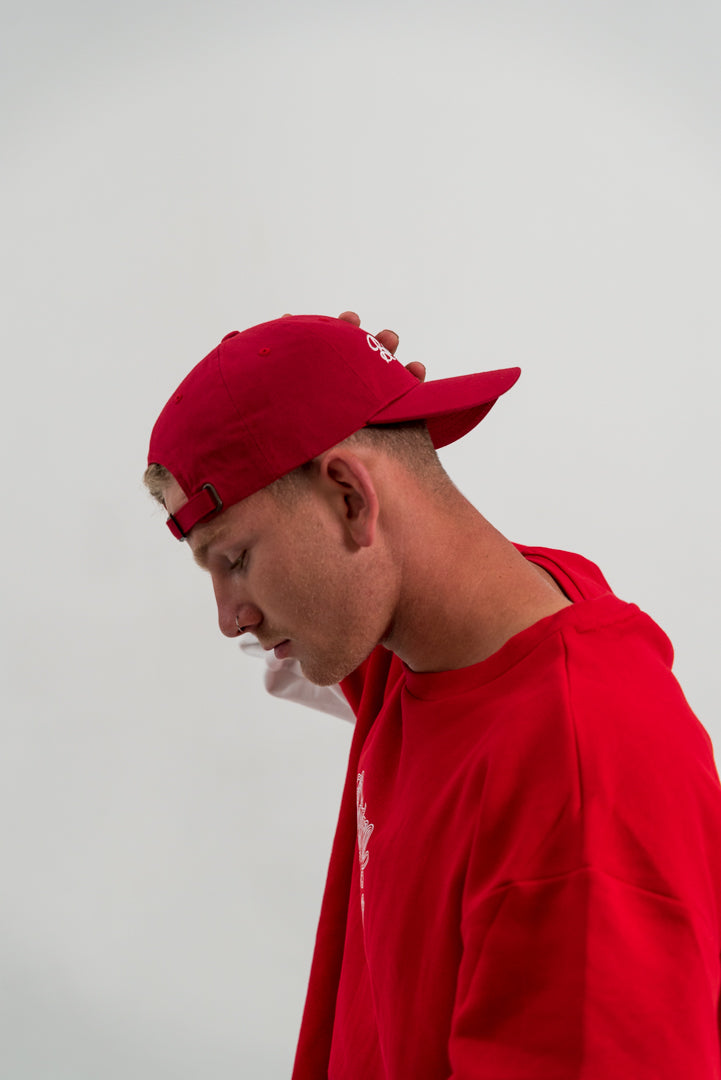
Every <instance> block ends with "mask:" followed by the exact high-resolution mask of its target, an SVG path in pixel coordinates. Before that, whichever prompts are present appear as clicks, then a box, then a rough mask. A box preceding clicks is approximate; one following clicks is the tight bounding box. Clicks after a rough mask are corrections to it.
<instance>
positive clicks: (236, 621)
mask: <svg viewBox="0 0 721 1080" xmlns="http://www.w3.org/2000/svg"><path fill="white" fill-rule="evenodd" d="M235 625H236V627H237V630H238V633H239V634H244V633H245V627H244V626H241V625H240V623H239V622H238V616H237V615H236V616H235Z"/></svg>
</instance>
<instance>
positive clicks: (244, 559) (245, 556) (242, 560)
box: [228, 551, 248, 570]
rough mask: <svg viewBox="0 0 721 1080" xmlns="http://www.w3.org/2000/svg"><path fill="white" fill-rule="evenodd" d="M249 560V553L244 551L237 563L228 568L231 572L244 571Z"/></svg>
mask: <svg viewBox="0 0 721 1080" xmlns="http://www.w3.org/2000/svg"><path fill="white" fill-rule="evenodd" d="M247 559H248V552H247V551H242V552H241V553H240V555H239V556H238V558H237V559H236V560H235V562H232V563H231V564H230V566H229V567H228V569H229V570H242V569H243V568H244V567H245V564H246V562H247Z"/></svg>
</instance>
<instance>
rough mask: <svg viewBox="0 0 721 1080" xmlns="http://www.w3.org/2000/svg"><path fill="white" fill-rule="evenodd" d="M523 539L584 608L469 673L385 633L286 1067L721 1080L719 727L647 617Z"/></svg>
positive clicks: (440, 1076)
mask: <svg viewBox="0 0 721 1080" xmlns="http://www.w3.org/2000/svg"><path fill="white" fill-rule="evenodd" d="M522 550H523V551H524V553H525V554H526V555H527V557H529V558H532V559H533V560H534V561H536V562H538V563H539V564H540V565H542V566H544V568H545V569H548V570H550V571H551V572H552V573H553V574H554V575H555V576H556V578H557V580H559V581H560V582H561V584H562V585H563V587H564V588H565V590H566V591H567V593H568V594H569V596H570V597H571V599H573V600H574V601H575V603H574V605H573V606H572V607H569V608H566V609H564V610H563V611H561V612H558V613H557V614H556V615H553V616H551V617H550V618H547V619H544V620H542V621H541V622H539V623H537V624H536V625H535V626H532V627H530V628H529V629H527V630H525V631H523V632H522V633H521V634H518V635H517V636H516V637H514V638H512V639H511V640H510V641H509V642H507V643H506V645H504V647H503V648H502V649H501V650H499V652H497V653H496V654H495V655H494V656H492V657H490V658H489V659H488V660H486V661H484V662H483V663H481V664H477V665H474V666H473V667H470V668H465V669H462V670H461V671H455V672H452V671H451V672H441V673H436V674H419V673H414V672H411V671H409V670H407V669H405V668H404V667H403V665H402V664H401V663H400V662H399V661H398V659H397V658H396V657H393V656H392V655H391V654H389V653H387V652H385V651H384V650H380V649H379V650H376V652H375V653H374V654H373V655H372V657H371V658H370V659H369V661H367V663H366V664H365V665H364V668H363V669H362V670H361V671H359V672H358V673H356V674H355V676H354V677H352V678H351V679H350V681H349V683H348V686H347V690H348V694H349V699H350V700H351V701H352V703H353V704H354V707H355V708H356V710H357V714H358V728H357V731H356V736H355V739H354V742H353V747H352V750H351V758H350V765H349V770H348V777H347V782H346V788H345V791H344V795H343V803H342V808H341V815H340V820H339V825H338V832H337V835H336V839H335V844H334V848H333V854H332V857H331V866H330V872H329V878H328V887H327V890H326V895H325V900H324V905H323V910H322V913H321V920H320V926H319V934H318V942H317V947H316V954H315V959H314V964H313V969H312V973H311V981H310V986H309V991H308V999H307V1003H306V1011H305V1016H304V1021H303V1026H302V1029H301V1036H300V1040H299V1046H298V1054H297V1058H296V1065H295V1069H294V1073H293V1080H320V1078H322V1077H329V1078H330V1080H481V1078H483V1080H524V1078H528V1080H530V1078H533V1080H537V1078H538V1080H540V1078H544V1080H546V1078H547V1080H566V1078H574V1080H610V1078H611V1077H613V1078H614V1080H615V1078H617V1077H618V1078H622V1080H626V1078H629V1080H672V1078H673V1080H680V1078H681V1077H683V1078H684V1080H685V1078H686V1077H688V1078H693V1080H718V1078H719V1077H721V1063H720V1058H719V1031H718V1007H719V987H720V984H721V970H720V960H719V953H720V944H719V942H720V937H721V934H720V918H719V912H720V910H721V788H720V787H719V781H718V776H717V773H716V770H715V766H714V762H713V755H712V750H711V745H710V741H709V739H708V736H707V735H706V733H705V732H704V730H703V728H702V727H701V726H700V724H699V723H698V721H697V720H696V718H695V717H694V715H693V713H692V712H691V710H690V709H689V707H688V705H687V703H686V701H685V699H684V697H683V694H682V693H681V690H680V688H679V687H678V684H677V683H676V681H675V679H674V677H673V675H672V674H671V670H670V664H671V659H672V652H671V646H670V643H669V641H668V639H667V638H666V636H665V635H664V634H663V632H662V631H661V630H660V629H659V628H658V627H657V626H656V625H655V624H654V623H653V622H652V620H651V619H649V618H648V616H646V615H644V614H643V613H642V612H640V611H639V609H638V608H637V607H635V606H634V605H629V604H625V603H623V602H622V601H620V600H618V599H617V598H616V597H614V596H613V595H612V594H611V593H610V592H609V590H608V587H607V585H606V583H605V581H604V580H603V578H602V577H601V575H600V573H599V571H598V570H597V569H596V568H595V567H594V566H593V565H592V564H591V563H588V562H587V561H586V560H584V559H581V558H580V557H579V556H572V555H569V554H567V553H561V552H550V551H544V550H542V549H522ZM359 778H360V780H359ZM357 833H358V837H359V838H360V846H359V840H358V839H357V835H356V834H357ZM361 859H362V860H363V864H364V865H363V867H362V868H361ZM361 876H362V881H363V887H362V890H361ZM361 893H362V895H361Z"/></svg>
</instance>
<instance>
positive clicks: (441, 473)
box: [143, 420, 453, 506]
mask: <svg viewBox="0 0 721 1080" xmlns="http://www.w3.org/2000/svg"><path fill="white" fill-rule="evenodd" d="M337 445H339V446H349V447H351V448H352V447H354V446H367V447H368V448H369V449H372V450H376V451H379V452H380V453H383V454H387V455H388V457H390V458H392V459H393V460H395V461H398V462H399V463H400V464H401V465H403V466H404V468H406V469H407V471H408V472H409V474H410V475H411V476H412V477H413V478H414V479H416V480H418V481H419V482H420V483H422V484H423V485H424V486H427V487H430V488H432V490H433V491H434V492H436V493H440V492H441V491H442V490H444V489H448V488H452V487H453V483H452V481H451V479H450V477H449V476H448V474H447V473H446V471H445V469H444V468H443V465H442V464H441V461H440V458H439V457H438V454H437V453H436V449H435V447H434V445H433V441H432V439H431V436H430V435H429V433H428V427H427V425H426V423H425V421H423V420H412V421H409V422H408V423H404V424H378V425H374V426H372V427H364V428H360V429H359V430H358V431H354V432H353V434H352V435H349V436H348V438H347V439H343V440H342V442H340V443H338V444H337ZM329 449H331V448H329ZM312 475H313V461H307V462H305V463H304V464H303V465H299V466H298V468H297V469H292V470H291V471H290V472H288V473H286V474H285V475H284V476H281V477H279V478H278V479H277V480H274V481H273V482H272V483H271V484H268V486H267V487H266V488H265V490H266V491H268V492H269V493H270V494H271V495H273V496H274V497H275V498H279V499H284V500H286V501H290V500H292V499H297V498H298V496H299V495H302V494H303V493H304V492H305V491H306V490H307V488H308V483H309V480H310V478H311V477H312ZM172 479H173V476H172V473H171V472H170V470H169V469H166V468H165V466H164V465H157V464H150V465H148V467H147V469H146V470H145V474H144V476H143V483H144V484H145V486H146V488H147V489H148V491H149V492H150V494H151V495H152V496H153V498H154V499H156V500H157V501H158V502H159V503H160V504H161V505H162V506H165V489H166V488H167V486H168V484H169V483H170V481H171V480H172Z"/></svg>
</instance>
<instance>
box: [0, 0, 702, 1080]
mask: <svg viewBox="0 0 721 1080" xmlns="http://www.w3.org/2000/svg"><path fill="white" fill-rule="evenodd" d="M261 7H262V11H261ZM3 23H4V28H3V34H2V39H3V45H2V49H3V52H4V56H3V57H2V58H1V59H2V62H1V63H0V78H1V79H2V84H3V91H4V93H3V100H4V104H5V110H4V116H3V121H2V125H3V132H2V147H3V167H2V173H1V180H0V183H1V184H2V209H3V213H4V217H5V221H4V226H3V237H4V239H3V249H4V256H5V259H4V270H3V289H2V294H3V300H4V308H5V310H4V313H3V318H2V330H3V339H4V341H3V356H2V365H3V368H2V371H3V386H4V392H3V393H2V395H1V400H2V414H3V419H2V425H1V429H2V436H3V443H4V445H3V453H2V463H3V468H2V507H3V529H2V537H3V546H4V559H3V603H2V611H3V638H4V640H3V648H2V655H3V667H4V674H3V681H4V690H3V712H2V726H1V729H0V730H1V743H0V819H1V820H2V828H1V830H0V865H1V866H2V887H1V888H0V996H1V1000H0V1075H1V1076H2V1077H3V1078H5V1077H7V1078H8V1080H118V1078H123V1080H126V1078H127V1080H130V1078H132V1080H145V1078H148V1080H165V1078H168V1080H170V1078H172V1080H190V1078H197V1077H203V1080H226V1078H227V1080H229V1078H231V1077H233V1078H237V1077H241V1076H242V1077H253V1078H260V1080H265V1078H268V1080H275V1078H283V1077H287V1076H288V1075H289V1072H290V1064H291V1060H292V1055H293V1050H294V1043H295V1037H296V1033H297V1028H298V1024H299V1020H300V1011H301V1008H302V1002H303V995H304V989H305V981H306V977H307V969H308V964H309V960H310V952H311V948H312V941H313V935H314V931H315V922H316V916H317V911H318V906H319V903H320V896H321V891H322V884H323V879H324V874H325V867H326V860H327V855H328V851H329V846H330V840H331V836H332V831H333V827H334V824H335V812H336V806H337V800H338V796H339V792H340V787H341V783H342V779H343V772H344V758H345V754H346V750H347V746H348V741H349V734H350V728H349V727H348V726H347V725H344V724H343V723H342V722H340V721H335V720H333V719H331V718H330V717H324V716H321V715H317V714H313V713H306V712H304V711H303V710H302V709H301V708H300V707H298V706H293V705H285V706H283V705H281V704H279V703H276V702H272V701H269V700H266V698H265V696H264V694H263V692H262V690H261V677H260V672H259V671H258V670H256V668H255V666H254V663H253V662H252V661H251V660H249V659H247V658H243V657H240V656H239V655H238V651H237V649H236V647H235V646H234V645H233V644H232V643H230V642H227V641H225V640H224V639H222V638H221V637H220V636H219V634H218V632H217V628H216V625H215V612H214V606H213V602H212V597H211V594H210V589H209V583H208V581H207V579H206V578H205V577H204V575H202V574H201V573H199V572H198V571H197V570H195V569H194V568H192V566H191V564H190V560H189V553H188V551H187V550H186V549H185V548H184V547H183V545H181V544H177V543H175V542H174V541H173V540H172V539H171V538H170V536H169V534H168V533H167V531H166V529H165V528H164V525H163V519H162V515H160V514H159V512H157V511H156V510H155V508H154V507H153V505H152V504H151V502H150V500H149V499H148V498H147V497H146V496H145V494H144V492H143V490H142V487H141V483H140V476H141V473H142V470H143V467H144V457H145V451H146V446H147V437H148V434H149V431H150V427H151V425H152V422H153V420H154V419H155V416H156V414H157V413H158V411H159V410H160V408H161V407H162V405H163V404H164V402H165V400H166V399H167V397H168V396H169V395H170V393H171V391H172V390H173V389H174V387H175V386H176V384H177V383H178V382H179V381H180V379H181V378H182V377H183V376H184V375H185V374H186V372H187V371H188V370H189V368H190V367H191V366H193V364H195V363H196V362H197V361H198V360H200V359H201V357H202V356H204V355H205V353H206V352H208V351H209V350H210V349H211V348H212V347H213V346H214V345H215V344H216V343H217V341H218V340H219V339H220V337H221V336H222V335H223V334H225V333H226V332H227V331H228V330H231V329H242V328H244V327H245V326H248V325H251V324H253V323H256V322H260V321H263V320H265V319H267V318H271V317H274V316H276V315H279V314H282V313H283V312H284V311H291V312H321V313H330V314H335V313H337V312H339V311H341V310H343V309H344V308H347V307H353V308H356V309H357V310H358V311H360V312H361V314H362V316H363V319H364V324H365V325H366V326H367V328H368V329H369V330H378V329H381V328H382V327H384V326H392V327H394V328H396V329H397V330H398V331H399V332H400V335H401V350H400V353H399V355H400V357H401V358H402V359H403V361H404V362H406V363H407V362H408V361H409V360H412V359H419V360H423V361H425V362H426V363H427V364H428V367H429V372H430V377H433V376H444V375H451V374H460V373H463V372H466V371H471V370H479V369H483V368H486V367H489V368H492V367H503V366H509V365H515V364H520V365H521V366H522V367H523V372H524V373H523V376H522V378H521V381H520V383H519V384H518V386H517V387H516V388H515V389H514V390H513V391H512V392H511V393H510V394H509V395H508V396H507V397H506V398H505V399H504V400H503V401H502V402H500V403H499V404H498V406H497V407H496V408H495V409H494V411H493V412H492V413H491V415H490V416H489V418H488V420H487V421H485V422H484V424H483V425H482V427H481V428H479V429H478V431H477V432H475V433H474V434H472V435H470V436H469V437H467V438H466V439H465V440H464V441H463V442H462V443H460V444H458V445H457V446H456V447H454V448H452V449H449V450H448V451H447V452H444V460H445V461H446V463H447V466H448V468H449V470H450V471H451V473H452V475H454V477H455V478H456V479H457V481H458V483H459V485H460V486H461V488H462V489H463V490H464V492H465V493H466V494H468V495H469V496H470V497H471V498H472V499H473V500H474V501H475V502H476V504H477V505H478V506H479V508H480V509H481V510H482V511H483V512H484V513H485V514H486V515H487V516H488V517H489V518H490V519H491V520H492V521H493V522H494V523H495V524H496V525H498V527H500V528H501V529H502V530H503V531H504V532H505V533H506V534H507V535H508V536H510V537H511V538H512V539H515V540H519V541H523V542H527V543H541V544H544V543H545V544H548V545H555V546H561V547H568V548H571V549H575V550H579V551H582V552H583V553H585V554H586V555H588V556H589V557H591V558H593V559H594V560H596V561H597V562H599V563H600V564H601V565H602V567H603V569H604V570H605V572H606V575H607V576H608V578H609V580H610V581H611V583H612V585H613V586H614V588H615V589H616V591H617V592H618V593H619V594H620V595H621V596H623V597H624V598H627V599H633V600H636V601H637V602H638V603H640V604H641V605H642V606H643V607H644V608H646V610H648V611H649V612H650V613H651V614H652V615H653V616H654V617H655V618H656V619H657V620H658V621H659V622H660V623H661V624H662V625H663V626H664V627H665V629H666V630H667V631H668V633H669V634H670V636H671V637H672V639H673V641H674V643H675V645H676V651H677V672H678V674H679V677H680V678H681V680H682V683H683V685H684V687H685V689H686V692H687V696H688V697H689V700H690V701H691V703H692V705H693V706H694V708H695V709H696V710H697V712H698V713H699V714H700V715H701V717H702V719H703V720H704V723H705V724H706V727H707V728H708V730H709V731H710V733H711V734H712V737H713V738H714V739H715V740H716V743H717V745H718V744H719V739H720V738H721V721H719V711H718V701H719V689H720V681H721V676H720V675H719V668H720V665H719V658H718V645H719V633H718V624H717V614H716V613H717V609H718V607H719V602H720V601H721V584H720V581H719V572H718V556H717V537H718V533H719V524H720V516H721V515H720V513H719V490H718V489H719V484H718V436H717V432H718V426H719V425H718V410H719V391H720V390H721V385H720V384H721V380H720V378H719V367H718V352H719V343H720V336H721V335H720V334H719V284H720V282H719V250H720V249H721V220H720V216H719V188H720V183H721V134H720V130H721V129H720V127H719V123H718V117H719V106H720V105H721V93H720V75H719V64H718V46H719V35H720V33H721V9H719V6H718V4H717V3H716V2H715V0H714V2H711V0H709V2H703V0H684V2H683V3H681V0H676V2H673V3H672V2H669V0H654V2H653V3H651V2H650V0H647V2H643V0H591V2H588V3H584V2H582V0H580V2H578V3H576V4H569V3H562V2H560V0H556V2H550V3H540V2H538V3H534V2H532V0H526V2H525V3H524V2H517V0H507V2H503V3H490V2H488V0H480V2H479V0H475V2H468V3H462V2H459V0H446V2H445V3H444V4H443V5H441V4H438V5H437V6H434V5H430V4H424V3H418V2H416V3H413V4H411V3H401V2H400V0H386V2H381V0H365V2H364V3H363V4H357V5H350V4H347V3H343V2H342V0H341V2H336V3H335V4H332V5H331V4H330V3H329V0H325V2H322V0H310V2H309V3H306V4H303V5H300V4H298V5H292V4H290V3H273V2H270V3H267V4H265V5H259V4H257V3H253V4H251V3H249V2H238V3H234V4H231V3H226V4H222V3H221V4H201V3H199V2H192V0H188V2H184V3H183V2H180V3H173V4H171V3H162V2H161V0H125V2H124V3H122V4H121V3H112V4H111V3H105V2H95V3H91V2H89V0H87V2H81V0H67V2H65V3H56V2H51V0H45V2H36V3H33V2H29V3H26V4H24V5H22V6H20V5H16V8H15V11H14V13H13V14H12V15H10V14H8V13H7V12H6V13H5V15H4V17H3ZM431 554H432V557H434V558H437V557H442V553H431Z"/></svg>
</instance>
